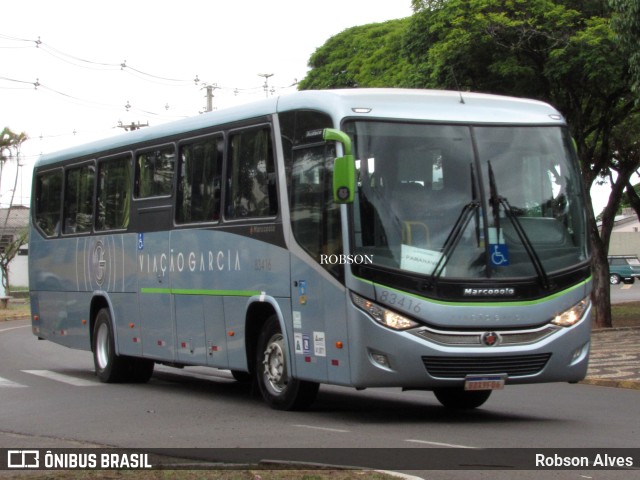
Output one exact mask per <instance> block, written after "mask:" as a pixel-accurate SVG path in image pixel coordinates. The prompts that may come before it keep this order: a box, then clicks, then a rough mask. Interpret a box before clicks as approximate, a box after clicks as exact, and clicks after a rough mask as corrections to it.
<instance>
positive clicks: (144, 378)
mask: <svg viewBox="0 0 640 480" xmlns="http://www.w3.org/2000/svg"><path fill="white" fill-rule="evenodd" d="M126 359H127V362H129V378H128V380H129V381H130V382H133V383H147V382H148V381H149V379H150V378H151V375H153V368H154V367H155V362H154V361H153V360H149V359H147V358H134V357H126Z"/></svg>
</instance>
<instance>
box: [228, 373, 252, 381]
mask: <svg viewBox="0 0 640 480" xmlns="http://www.w3.org/2000/svg"><path fill="white" fill-rule="evenodd" d="M231 376H232V377H233V379H234V380H235V381H236V382H240V383H251V382H252V381H253V375H251V374H250V373H249V372H243V371H240V370H231Z"/></svg>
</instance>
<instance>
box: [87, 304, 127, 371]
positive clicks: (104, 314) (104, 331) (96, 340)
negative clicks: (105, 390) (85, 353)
mask: <svg viewBox="0 0 640 480" xmlns="http://www.w3.org/2000/svg"><path fill="white" fill-rule="evenodd" d="M92 346H93V363H94V365H95V368H96V375H97V376H98V378H99V379H100V381H101V382H104V383H118V382H126V381H127V380H128V377H129V375H128V374H129V364H128V362H127V360H126V359H125V358H124V357H120V356H118V355H116V348H115V340H114V335H113V326H112V324H111V314H110V313H109V310H108V309H106V308H103V309H102V310H100V311H99V312H98V315H97V316H96V323H95V327H94V329H93V345H92Z"/></svg>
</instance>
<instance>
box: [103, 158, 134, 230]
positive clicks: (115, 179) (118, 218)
mask: <svg viewBox="0 0 640 480" xmlns="http://www.w3.org/2000/svg"><path fill="white" fill-rule="evenodd" d="M130 207H131V158H130V157H129V156H126V157H119V158H113V159H109V160H103V161H101V162H100V163H99V164H98V209H97V210H98V217H97V219H96V230H120V229H125V228H127V227H128V226H129V209H130Z"/></svg>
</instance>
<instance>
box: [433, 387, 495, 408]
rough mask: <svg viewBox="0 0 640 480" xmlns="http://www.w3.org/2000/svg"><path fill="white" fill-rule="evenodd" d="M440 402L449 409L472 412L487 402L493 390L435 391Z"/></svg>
mask: <svg viewBox="0 0 640 480" xmlns="http://www.w3.org/2000/svg"><path fill="white" fill-rule="evenodd" d="M433 393H434V394H435V396H436V398H437V399H438V401H439V402H440V403H441V404H442V405H443V406H445V407H447V408H454V409H456V410H471V409H473V408H478V407H479V406H480V405H482V404H483V403H484V402H486V401H487V400H488V398H489V396H490V395H491V390H478V391H468V390H464V389H463V388H438V389H436V390H434V391H433Z"/></svg>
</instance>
